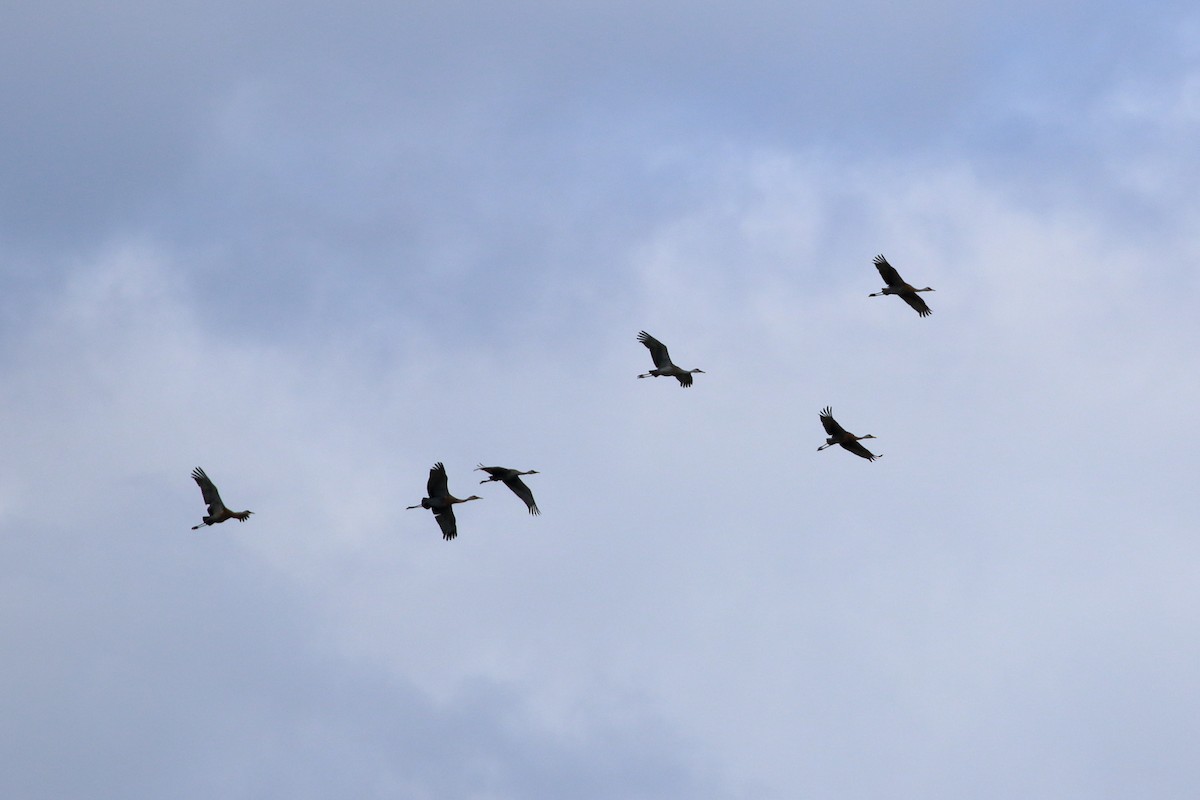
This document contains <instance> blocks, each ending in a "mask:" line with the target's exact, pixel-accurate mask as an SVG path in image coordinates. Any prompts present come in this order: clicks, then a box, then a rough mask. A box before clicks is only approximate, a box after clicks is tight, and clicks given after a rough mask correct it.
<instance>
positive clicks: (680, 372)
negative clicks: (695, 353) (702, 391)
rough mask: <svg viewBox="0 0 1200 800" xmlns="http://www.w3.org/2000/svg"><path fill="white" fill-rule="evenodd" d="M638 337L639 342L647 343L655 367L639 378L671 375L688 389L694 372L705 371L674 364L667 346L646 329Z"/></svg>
mask: <svg viewBox="0 0 1200 800" xmlns="http://www.w3.org/2000/svg"><path fill="white" fill-rule="evenodd" d="M637 338H638V341H639V342H641V343H642V344H644V345H646V348H647V349H648V350H649V351H650V358H652V359H654V369H652V370H650V371H649V372H646V373H643V374H641V375H638V377H639V378H649V377H651V376H653V377H655V378H658V377H662V376H664V375H669V376H671V377H672V378H675V379H676V380H678V381H679V385H680V386H682V387H683V388H685V389H686V388H688V387H689V386H691V385H692V373H693V372H700V373H703V372H704V370H702V369H680V368H679V367H677V366H675V365H674V364H672V363H671V355H670V353H668V352H667V346H666V345H665V344H663V343H662V342H660V341H659V340H658V339H655V338H654V337H653V336H651V335H650V334H648V333H646V332H645V331H642V332H641V333H639V334H638V336H637Z"/></svg>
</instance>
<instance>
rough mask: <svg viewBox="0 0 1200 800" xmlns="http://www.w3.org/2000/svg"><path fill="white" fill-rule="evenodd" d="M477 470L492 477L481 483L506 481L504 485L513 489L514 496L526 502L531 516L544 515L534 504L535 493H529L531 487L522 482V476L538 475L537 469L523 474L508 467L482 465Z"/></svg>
mask: <svg viewBox="0 0 1200 800" xmlns="http://www.w3.org/2000/svg"><path fill="white" fill-rule="evenodd" d="M475 470H476V471H477V472H478V471H479V470H483V471H484V472H486V473H487V474H488V475H491V476H492V477H490V478H484V479H483V480H481V481H480V483H487V482H488V481H504V485H505V486H507V487H508V488H510V489H512V490H513V494H515V495H516V496H517V497H519V498H521V499H522V500H524V501H525V506H526V507H527V508H528V509H529V513H530V514H541V513H542V512H541V511H538V507H537V503H535V502H533V492H531V491H529V487H528V486H526V485H525V481H523V480H521V476H522V475H537V474H538V471H537V470H536V469H531V470H529V471H528V472H521V471H520V470H516V469H509V468H508V467H485V466H484V465H483V464H480V465H479V466H478V467H476V468H475Z"/></svg>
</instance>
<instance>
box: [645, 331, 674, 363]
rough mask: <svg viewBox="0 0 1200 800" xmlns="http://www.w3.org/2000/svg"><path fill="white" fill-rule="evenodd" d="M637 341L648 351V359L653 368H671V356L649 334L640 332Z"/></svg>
mask: <svg viewBox="0 0 1200 800" xmlns="http://www.w3.org/2000/svg"><path fill="white" fill-rule="evenodd" d="M637 338H638V341H639V342H641V343H642V344H644V345H646V347H647V348H649V350H650V358H651V359H653V361H654V366H655V367H657V368H659V369H666V368H667V367H670V366H672V364H671V354H670V353H668V352H667V346H666V345H665V344H663V343H662V342H660V341H659V340H658V339H655V338H654V337H653V336H651V335H650V334H648V333H646V332H645V331H642V332H641V333H639V334H638V337H637Z"/></svg>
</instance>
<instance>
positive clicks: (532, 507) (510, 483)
mask: <svg viewBox="0 0 1200 800" xmlns="http://www.w3.org/2000/svg"><path fill="white" fill-rule="evenodd" d="M504 485H505V486H507V487H508V488H510V489H512V490H513V494H515V495H516V496H517V497H519V498H521V499H522V500H524V501H525V506H526V507H527V508H528V509H529V513H530V514H541V513H542V512H541V511H538V507H537V503H535V502H533V492H531V491H530V490H529V487H528V486H526V485H525V481H523V480H521V479H520V478H509V479H508V480H506V481H505V482H504Z"/></svg>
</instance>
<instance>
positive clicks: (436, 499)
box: [408, 461, 483, 542]
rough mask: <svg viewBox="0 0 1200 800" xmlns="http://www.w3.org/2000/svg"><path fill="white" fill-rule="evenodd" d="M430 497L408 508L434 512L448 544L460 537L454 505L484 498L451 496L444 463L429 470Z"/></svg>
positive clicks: (427, 485) (426, 486)
mask: <svg viewBox="0 0 1200 800" xmlns="http://www.w3.org/2000/svg"><path fill="white" fill-rule="evenodd" d="M425 491H426V492H427V493H428V494H429V496H428V497H422V498H421V502H420V503H419V504H418V505H415V506H409V507H408V508H410V509H412V508H428V509H429V510H430V511H432V512H433V517H434V519H436V520H437V524H438V526H439V527H440V528H441V529H442V538H443V539H445V540H446V541H447V542H448V541H450V540H451V539H453V538H454V537H455V536H458V524H457V523H456V522H455V520H454V504H455V503H466V502H468V501H471V500H482V499H483V498H482V497H478V496H477V495H471V496H470V497H468V498H466V499H464V500H459V499H458V498H457V497H455V496H453V495H452V494H450V488H449V482H448V480H447V478H446V467H445V466H444V465H443V464H442V462H440V461H439V462H438V463H436V464H434V465H433V467H431V468H430V470H429V483H427V484H426V485H425Z"/></svg>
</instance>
